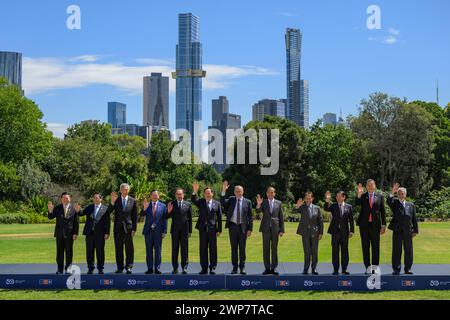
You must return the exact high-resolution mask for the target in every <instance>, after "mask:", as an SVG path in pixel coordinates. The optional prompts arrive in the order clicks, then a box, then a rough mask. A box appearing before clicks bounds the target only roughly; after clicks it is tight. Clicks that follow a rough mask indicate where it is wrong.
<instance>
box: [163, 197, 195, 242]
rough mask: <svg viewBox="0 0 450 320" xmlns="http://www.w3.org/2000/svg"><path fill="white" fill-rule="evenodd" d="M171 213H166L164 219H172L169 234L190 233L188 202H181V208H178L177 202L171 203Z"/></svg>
mask: <svg viewBox="0 0 450 320" xmlns="http://www.w3.org/2000/svg"><path fill="white" fill-rule="evenodd" d="M172 205H173V210H172V213H170V214H169V213H167V215H166V217H165V218H166V219H170V218H172V224H171V226H170V233H175V232H176V231H179V230H182V231H185V232H186V233H189V234H190V233H192V204H191V203H190V202H189V201H184V200H183V202H182V205H181V208H178V201H177V200H174V201H172Z"/></svg>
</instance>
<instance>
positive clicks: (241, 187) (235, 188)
mask: <svg viewBox="0 0 450 320" xmlns="http://www.w3.org/2000/svg"><path fill="white" fill-rule="evenodd" d="M238 189H242V191H244V187H243V186H236V187H234V191H236V190H238Z"/></svg>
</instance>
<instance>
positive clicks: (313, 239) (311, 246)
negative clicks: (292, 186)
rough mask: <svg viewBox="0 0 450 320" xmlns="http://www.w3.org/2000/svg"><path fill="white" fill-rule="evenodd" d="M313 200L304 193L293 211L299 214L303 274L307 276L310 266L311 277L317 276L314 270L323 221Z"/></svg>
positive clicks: (310, 194)
mask: <svg viewBox="0 0 450 320" xmlns="http://www.w3.org/2000/svg"><path fill="white" fill-rule="evenodd" d="M313 200H314V197H313V194H312V192H306V193H305V198H304V202H303V200H302V199H299V200H298V201H297V205H296V207H295V210H294V211H296V212H299V213H300V223H299V225H298V229H297V234H299V235H301V236H302V242H303V252H304V255H305V264H304V268H303V274H305V275H306V274H308V271H309V267H310V266H311V272H312V274H313V275H318V274H319V273H318V272H317V269H316V268H317V263H318V260H319V259H318V256H319V241H320V240H321V239H322V236H323V219H322V214H321V213H320V208H319V207H318V206H316V205H314V204H313Z"/></svg>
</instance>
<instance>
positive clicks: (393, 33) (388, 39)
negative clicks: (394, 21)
mask: <svg viewBox="0 0 450 320" xmlns="http://www.w3.org/2000/svg"><path fill="white" fill-rule="evenodd" d="M399 37H400V30H397V29H395V28H392V27H391V28H389V29H388V35H387V36H384V37H379V38H378V37H369V38H368V39H369V41H377V42H380V43H383V44H388V45H393V44H396V43H397V42H398V40H399Z"/></svg>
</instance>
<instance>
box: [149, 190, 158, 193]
mask: <svg viewBox="0 0 450 320" xmlns="http://www.w3.org/2000/svg"><path fill="white" fill-rule="evenodd" d="M153 192H158V193H159V191H158V190H156V189H153V190H152V191H151V192H150V194H152V193H153Z"/></svg>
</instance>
